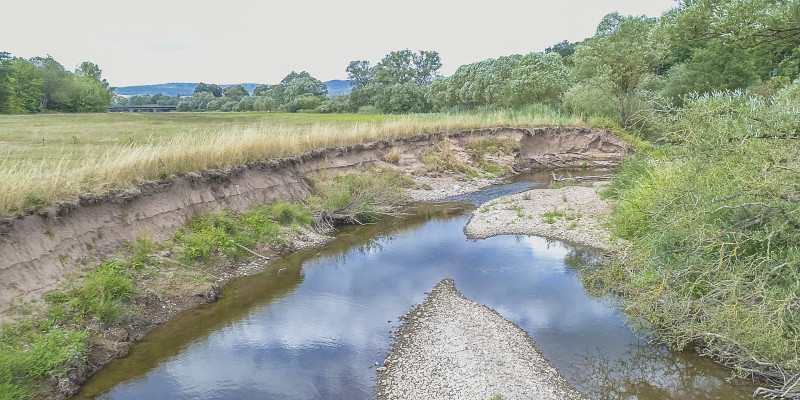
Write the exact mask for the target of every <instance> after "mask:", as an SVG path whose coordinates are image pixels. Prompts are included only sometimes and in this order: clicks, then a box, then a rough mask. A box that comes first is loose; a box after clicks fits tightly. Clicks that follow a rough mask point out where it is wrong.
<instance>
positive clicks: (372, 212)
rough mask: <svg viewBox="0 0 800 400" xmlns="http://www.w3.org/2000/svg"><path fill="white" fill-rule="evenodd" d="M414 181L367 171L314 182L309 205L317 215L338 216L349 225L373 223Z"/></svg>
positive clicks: (390, 172)
mask: <svg viewBox="0 0 800 400" xmlns="http://www.w3.org/2000/svg"><path fill="white" fill-rule="evenodd" d="M412 183H413V180H412V179H411V178H410V177H408V176H405V175H403V173H401V172H399V171H395V170H392V169H387V170H382V171H378V170H369V171H364V172H361V173H350V174H347V175H343V176H340V177H336V178H332V179H322V180H319V181H315V182H314V194H313V195H312V196H310V197H309V198H308V200H307V201H308V203H309V205H310V207H311V209H312V210H314V212H316V213H327V214H335V215H341V216H344V217H346V218H348V219H350V220H351V221H352V222H356V223H363V222H370V221H374V220H376V219H377V218H378V217H379V216H380V215H382V214H384V213H387V212H390V211H391V209H392V208H393V207H394V206H396V205H397V204H398V203H400V202H401V201H402V199H403V193H404V191H405V188H407V187H409V186H410V185H411V184H412Z"/></svg>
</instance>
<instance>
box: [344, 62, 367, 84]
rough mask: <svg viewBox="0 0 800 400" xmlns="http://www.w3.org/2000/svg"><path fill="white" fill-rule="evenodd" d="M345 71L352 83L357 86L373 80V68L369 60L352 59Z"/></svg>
mask: <svg viewBox="0 0 800 400" xmlns="http://www.w3.org/2000/svg"><path fill="white" fill-rule="evenodd" d="M345 71H346V72H347V79H348V80H349V81H350V85H351V86H354V87H355V88H360V87H364V86H367V85H369V84H370V82H372V68H371V67H370V66H369V61H350V65H348V66H347V68H345Z"/></svg>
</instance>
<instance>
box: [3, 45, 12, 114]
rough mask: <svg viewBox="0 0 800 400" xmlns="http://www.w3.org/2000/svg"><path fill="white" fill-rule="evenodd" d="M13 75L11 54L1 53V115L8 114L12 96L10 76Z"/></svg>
mask: <svg viewBox="0 0 800 400" xmlns="http://www.w3.org/2000/svg"><path fill="white" fill-rule="evenodd" d="M10 75H11V54H10V53H7V52H5V51H0V113H4V112H7V111H5V109H6V103H7V101H8V98H9V96H11V89H10V87H9V82H8V79H9V76H10Z"/></svg>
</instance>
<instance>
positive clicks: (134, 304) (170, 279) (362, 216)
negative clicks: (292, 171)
mask: <svg viewBox="0 0 800 400" xmlns="http://www.w3.org/2000/svg"><path fill="white" fill-rule="evenodd" d="M409 181H410V178H408V177H406V176H404V175H403V174H401V173H399V172H396V171H394V170H384V171H378V170H365V171H361V172H357V173H349V174H346V175H342V176H338V177H327V176H321V177H319V178H318V179H317V180H315V182H314V190H313V192H312V195H311V196H310V197H308V198H307V199H306V201H305V202H304V203H287V202H276V203H274V204H269V205H259V206H255V207H253V208H252V209H251V210H249V211H245V212H242V213H235V212H233V211H230V210H223V211H219V212H210V211H206V212H202V213H200V214H198V215H197V216H196V217H195V218H194V219H192V220H191V221H189V222H188V223H187V224H186V226H185V227H184V228H182V229H180V230H179V231H178V232H176V233H175V235H174V238H173V239H172V240H168V241H165V242H162V243H154V242H153V241H152V239H150V238H149V237H148V236H147V235H145V236H142V237H140V238H139V239H138V240H136V241H135V242H134V243H129V244H128V245H126V248H125V249H124V250H123V251H121V252H120V253H119V254H117V255H116V256H115V257H112V258H110V259H109V260H106V261H103V262H101V263H100V264H99V265H98V266H97V267H96V268H93V269H91V270H89V272H87V273H85V274H84V275H83V276H76V277H75V278H76V279H73V280H70V281H69V282H67V283H66V284H65V285H63V287H62V288H60V289H58V290H56V291H53V292H51V293H49V294H48V295H46V296H45V305H44V306H42V307H33V306H29V307H25V306H22V307H20V309H18V312H19V313H20V314H21V316H20V318H18V319H17V320H15V322H13V323H4V324H3V326H2V333H0V399H2V400H7V399H9V400H10V399H25V398H32V397H38V396H40V395H42V394H44V393H47V392H49V391H50V390H51V385H53V383H52V382H51V381H50V379H52V377H55V379H56V381H58V380H59V379H60V378H61V377H64V376H65V375H66V374H68V373H70V372H71V371H72V370H74V369H76V368H80V367H81V365H83V364H84V363H86V362H87V353H88V350H89V346H90V339H91V337H93V336H98V335H102V333H103V332H104V331H107V330H108V329H109V328H113V327H115V326H118V325H119V324H121V323H123V322H124V321H126V320H129V319H130V318H131V317H133V316H135V315H136V314H140V313H142V312H143V311H144V309H145V307H146V306H147V303H148V297H151V296H156V297H158V298H165V299H169V298H171V297H172V296H175V295H176V294H179V293H181V292H182V290H181V289H182V288H181V286H182V285H185V281H194V282H195V283H208V284H210V283H211V282H212V281H213V279H212V276H213V275H214V274H215V273H218V271H217V270H215V268H216V267H217V266H219V265H220V264H225V265H227V263H229V262H230V261H241V260H243V259H244V258H246V257H251V254H252V253H253V250H250V249H253V248H256V249H258V248H264V247H265V246H266V247H271V248H276V249H280V248H281V247H282V246H285V245H286V244H288V243H290V242H291V241H292V240H293V239H294V238H295V237H297V236H298V235H302V234H303V231H304V230H306V229H309V228H310V227H311V225H312V224H317V225H322V226H329V224H330V223H331V221H330V220H329V219H328V218H329V216H331V215H336V216H340V217H342V218H346V220H347V221H350V222H353V223H363V222H369V221H373V220H375V219H376V218H377V217H378V216H380V215H383V214H386V213H390V212H391V210H392V206H393V205H395V204H397V203H398V202H400V201H401V199H402V196H403V191H404V189H405V187H408V186H409V185H410V182H409ZM165 250H167V251H169V252H170V253H172V254H173V255H171V256H163V255H162V254H161V252H163V251H165ZM211 289H212V290H215V289H214V288H213V287H212V288H211Z"/></svg>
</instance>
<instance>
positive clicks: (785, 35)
mask: <svg viewBox="0 0 800 400" xmlns="http://www.w3.org/2000/svg"><path fill="white" fill-rule="evenodd" d="M798 4H799V3H798V2H780V1H770V0H758V1H753V2H747V3H746V4H745V3H744V2H728V1H717V0H701V1H692V2H682V4H681V5H679V6H678V7H676V8H674V9H672V10H670V11H669V12H667V13H665V14H664V15H663V16H661V17H660V18H646V17H643V16H642V17H633V16H628V17H624V16H621V15H619V14H617V13H613V14H609V15H607V16H606V17H604V18H603V20H602V21H601V22H600V24H599V25H598V27H597V31H596V34H595V35H594V36H593V37H591V38H589V39H586V40H584V41H582V42H580V43H568V42H562V43H559V44H557V45H555V46H553V47H551V48H549V49H547V51H546V52H545V53H531V54H528V55H525V56H518V55H515V56H508V57H500V58H498V59H496V60H495V59H492V60H486V61H482V62H478V63H474V64H469V65H464V66H462V67H460V68H459V69H458V71H456V73H455V74H454V75H453V76H451V77H448V78H444V79H439V80H436V81H434V82H433V84H431V86H430V88H429V93H428V99H429V101H430V102H431V103H432V106H433V109H435V110H451V109H474V108H480V107H515V106H519V105H523V104H530V103H544V104H548V105H551V106H554V107H560V108H562V109H563V110H564V111H566V112H569V113H571V114H576V115H584V116H603V117H609V118H612V119H614V120H616V121H618V122H621V123H623V124H625V125H627V126H630V125H633V124H636V123H637V122H640V121H641V120H642V119H641V118H640V117H641V116H642V115H644V114H646V113H648V112H649V111H651V110H654V109H664V108H669V107H675V106H680V105H681V104H682V103H683V101H684V99H685V98H686V96H687V95H688V94H690V93H701V94H702V93H708V92H712V91H718V90H736V89H749V91H750V92H751V94H753V95H758V96H761V97H764V98H767V97H769V96H771V95H773V94H774V93H776V92H777V91H778V90H779V89H780V88H782V87H785V86H787V85H789V84H790V83H791V81H792V80H794V79H796V78H798V75H799V74H800V46H797V43H798V42H800V6H799V5H798Z"/></svg>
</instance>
